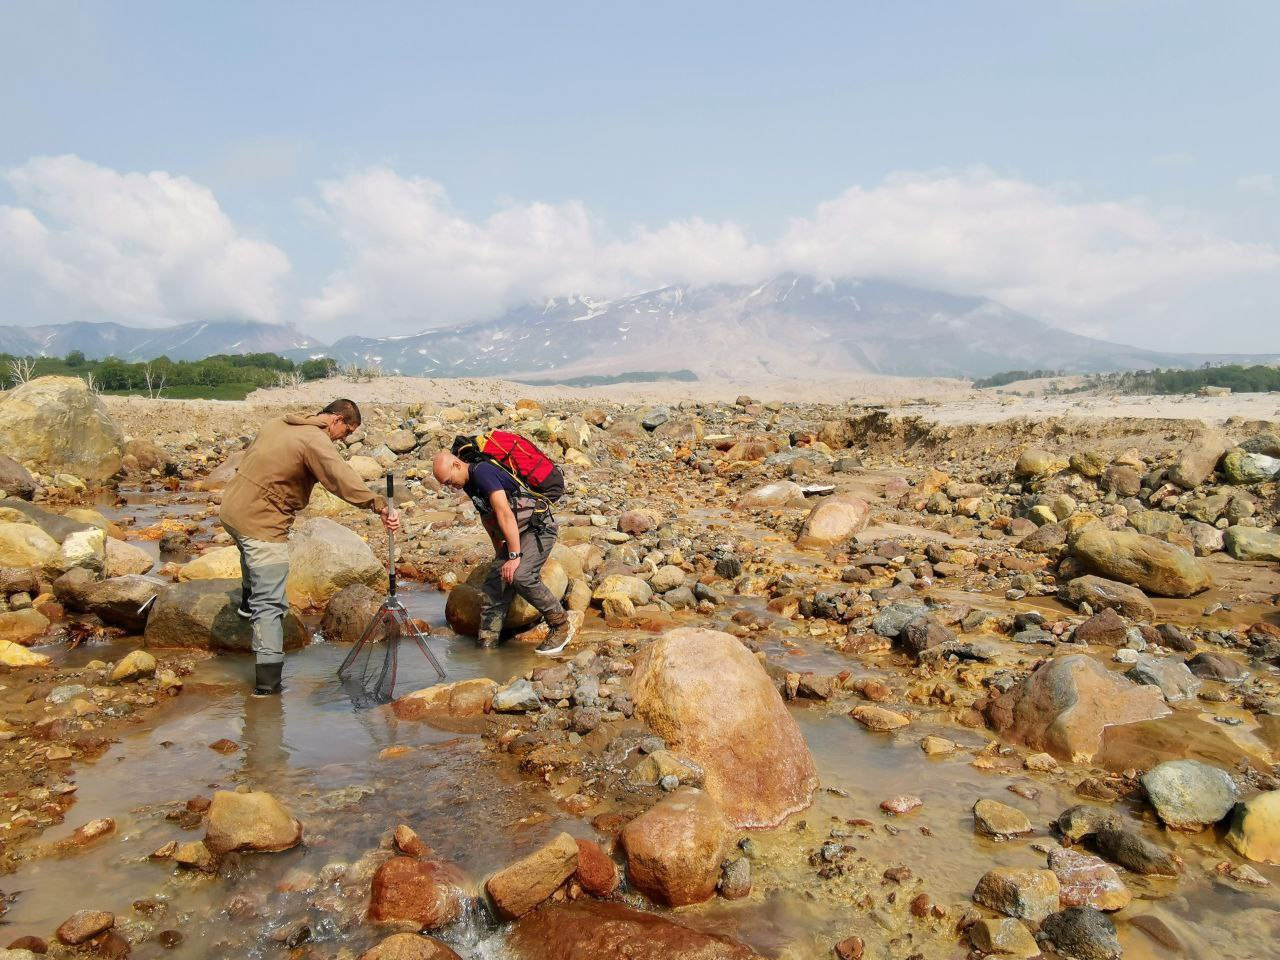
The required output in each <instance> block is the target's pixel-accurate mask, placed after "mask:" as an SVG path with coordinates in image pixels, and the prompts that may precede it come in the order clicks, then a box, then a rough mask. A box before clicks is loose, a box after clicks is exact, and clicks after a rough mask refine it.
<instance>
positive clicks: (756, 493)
mask: <svg viewBox="0 0 1280 960" xmlns="http://www.w3.org/2000/svg"><path fill="white" fill-rule="evenodd" d="M803 498H804V488H803V487H801V486H800V484H798V483H793V482H792V481H790V480H780V481H778V482H777V483H766V484H765V485H764V486H762V487H756V488H754V489H752V490H749V491H747V492H746V493H744V494H743V495H742V496H741V497H740V498H739V500H738V502H737V503H736V504H734V506H735V507H736V508H737V509H739V510H768V509H774V508H778V507H785V506H786V505H787V504H788V503H791V502H792V501H797V500H802V499H803Z"/></svg>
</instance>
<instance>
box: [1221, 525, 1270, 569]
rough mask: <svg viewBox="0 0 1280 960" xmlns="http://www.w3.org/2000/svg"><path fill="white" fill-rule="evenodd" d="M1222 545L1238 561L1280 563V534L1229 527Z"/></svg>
mask: <svg viewBox="0 0 1280 960" xmlns="http://www.w3.org/2000/svg"><path fill="white" fill-rule="evenodd" d="M1222 543H1223V546H1224V547H1225V548H1226V551H1227V553H1229V554H1231V556H1233V557H1235V558H1236V559H1237V560H1271V561H1273V562H1276V563H1280V533H1270V532H1269V531H1266V530H1260V529H1258V528H1257V527H1240V526H1235V527H1227V530H1226V533H1225V534H1224V535H1223V538H1222Z"/></svg>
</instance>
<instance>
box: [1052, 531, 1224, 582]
mask: <svg viewBox="0 0 1280 960" xmlns="http://www.w3.org/2000/svg"><path fill="white" fill-rule="evenodd" d="M1071 552H1072V555H1073V556H1075V557H1076V558H1077V559H1078V560H1080V562H1081V563H1083V564H1084V565H1085V567H1086V568H1088V569H1089V570H1091V571H1092V572H1093V573H1096V574H1098V575H1099V576H1103V577H1107V578H1109V579H1112V580H1119V581H1120V582H1121V583H1128V584H1132V585H1134V586H1137V587H1141V588H1142V589H1143V590H1145V591H1146V592H1147V593H1152V594H1155V595H1156V596H1160V597H1189V596H1192V595H1193V594H1196V593H1199V592H1200V591H1202V590H1205V589H1207V588H1208V587H1210V586H1211V585H1212V584H1213V579H1212V577H1210V576H1209V571H1208V570H1206V569H1205V567H1204V565H1203V564H1201V563H1200V561H1199V560H1197V559H1196V558H1195V557H1193V556H1192V555H1191V554H1189V553H1188V552H1187V551H1186V550H1183V549H1182V548H1181V547H1176V546H1174V545H1173V544H1171V543H1166V542H1165V541H1163V540H1157V539H1155V538H1154V537H1148V536H1145V535H1144V534H1141V533H1138V532H1136V531H1133V530H1108V529H1107V528H1106V527H1105V526H1103V525H1102V524H1100V523H1093V524H1089V525H1088V526H1086V527H1084V528H1083V529H1081V530H1080V531H1079V532H1078V533H1077V534H1076V536H1075V537H1074V538H1073V539H1072V540H1071Z"/></svg>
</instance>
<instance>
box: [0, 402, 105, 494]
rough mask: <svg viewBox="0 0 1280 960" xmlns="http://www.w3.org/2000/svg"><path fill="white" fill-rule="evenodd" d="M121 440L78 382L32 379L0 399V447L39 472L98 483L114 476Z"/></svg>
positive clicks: (102, 407) (99, 403) (101, 410)
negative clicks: (67, 475)
mask: <svg viewBox="0 0 1280 960" xmlns="http://www.w3.org/2000/svg"><path fill="white" fill-rule="evenodd" d="M123 441H124V438H123V436H122V435H121V432H120V428H119V427H118V426H116V423H115V421H114V420H113V419H112V418H111V414H110V413H108V412H107V408H106V405H105V404H104V403H103V402H102V400H101V398H99V397H98V396H97V395H96V394H94V393H93V392H92V391H90V390H89V387H88V385H87V384H86V383H85V382H84V381H83V380H81V379H80V378H79V377H38V378H36V379H35V380H32V381H30V382H28V383H25V384H22V385H21V386H18V387H15V388H14V389H12V390H10V391H9V392H8V393H5V394H0V448H2V449H4V451H5V452H6V453H7V454H8V455H9V456H11V457H13V458H14V459H15V460H19V461H22V462H23V463H34V464H35V465H36V467H37V469H39V470H40V471H41V472H44V473H69V474H71V475H72V476H75V477H79V478H80V479H81V480H84V481H87V482H89V483H100V482H102V481H105V480H108V479H110V478H111V477H112V476H114V475H115V474H116V473H118V472H119V470H120V466H121V463H122V456H123V453H124V449H123V447H124V442H123Z"/></svg>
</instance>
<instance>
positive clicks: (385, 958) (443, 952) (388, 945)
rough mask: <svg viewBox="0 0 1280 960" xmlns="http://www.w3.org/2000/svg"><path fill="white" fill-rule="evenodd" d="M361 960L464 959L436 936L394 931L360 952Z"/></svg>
mask: <svg viewBox="0 0 1280 960" xmlns="http://www.w3.org/2000/svg"><path fill="white" fill-rule="evenodd" d="M360 960H462V958H461V957H460V956H458V954H457V953H455V952H454V950H453V949H452V948H451V947H449V946H448V945H446V944H443V943H441V942H440V941H439V940H436V939H435V938H434V937H424V936H422V935H421V934H417V933H393V934H392V935H391V936H389V937H387V939H385V940H383V941H382V942H381V943H379V944H378V945H377V946H375V947H372V948H371V949H369V950H366V951H365V952H364V953H362V954H360Z"/></svg>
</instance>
